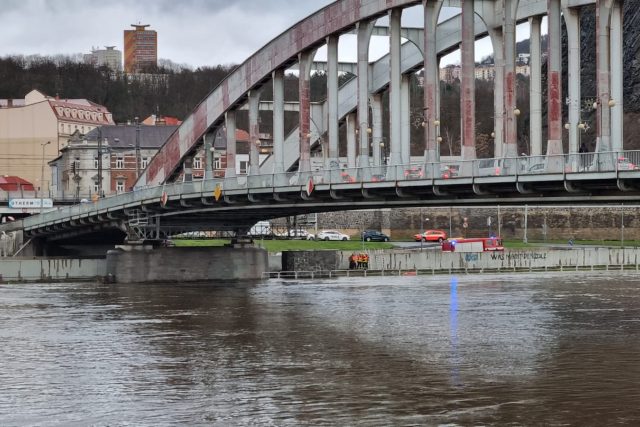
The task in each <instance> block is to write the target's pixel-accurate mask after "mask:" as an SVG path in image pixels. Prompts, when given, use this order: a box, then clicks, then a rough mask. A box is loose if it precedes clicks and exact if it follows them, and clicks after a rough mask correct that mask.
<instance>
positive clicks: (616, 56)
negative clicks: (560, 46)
mask: <svg viewBox="0 0 640 427" xmlns="http://www.w3.org/2000/svg"><path fill="white" fill-rule="evenodd" d="M610 25H611V43H610V46H611V96H612V97H613V100H614V101H615V105H614V106H613V107H611V149H612V150H614V151H622V150H623V149H624V142H623V141H624V140H623V137H624V134H623V126H624V124H623V113H624V108H623V106H624V102H623V101H624V100H623V98H624V94H623V84H622V81H623V71H624V66H623V62H622V60H623V54H622V48H623V46H622V43H623V39H622V28H623V21H622V0H617V1H614V3H613V7H612V9H611V24H610Z"/></svg>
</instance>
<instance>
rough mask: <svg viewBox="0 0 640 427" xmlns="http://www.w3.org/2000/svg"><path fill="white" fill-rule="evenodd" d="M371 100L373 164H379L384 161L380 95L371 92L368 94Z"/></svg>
mask: <svg viewBox="0 0 640 427" xmlns="http://www.w3.org/2000/svg"><path fill="white" fill-rule="evenodd" d="M369 99H370V102H371V139H372V143H371V145H372V147H371V149H372V151H373V164H374V165H375V166H381V165H382V164H383V163H384V159H383V157H384V140H383V139H382V95H381V94H379V93H373V94H371V95H370V96H369Z"/></svg>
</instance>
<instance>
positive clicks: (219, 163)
mask: <svg viewBox="0 0 640 427" xmlns="http://www.w3.org/2000/svg"><path fill="white" fill-rule="evenodd" d="M213 168H214V169H222V159H221V158H220V157H216V158H215V160H214V162H213Z"/></svg>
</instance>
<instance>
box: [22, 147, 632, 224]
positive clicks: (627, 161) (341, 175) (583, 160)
mask: <svg viewBox="0 0 640 427" xmlns="http://www.w3.org/2000/svg"><path fill="white" fill-rule="evenodd" d="M639 164H640V150H627V151H610V152H602V153H571V154H562V155H555V156H520V157H500V158H487V159H474V160H454V161H449V162H412V163H410V164H398V165H380V166H369V167H365V168H339V169H332V170H319V171H312V172H284V173H271V174H261V175H248V176H245V175H243V176H237V177H229V178H213V179H208V180H197V181H190V182H180V183H172V184H164V185H158V186H153V187H146V186H145V187H136V188H135V189H134V190H133V191H130V192H126V193H121V194H116V195H111V196H108V197H105V198H102V199H99V200H98V201H97V202H95V203H81V204H78V205H72V206H67V207H61V208H58V209H57V210H53V211H49V212H43V213H41V214H39V215H33V216H31V217H27V218H25V219H24V220H23V221H24V226H25V228H30V227H34V226H42V225H46V224H47V223H54V222H56V221H60V220H63V219H65V218H71V219H74V217H78V218H81V217H85V216H88V215H90V214H92V213H100V214H103V213H106V212H109V211H111V210H119V209H122V208H124V207H127V206H139V205H140V204H141V203H143V202H160V199H161V197H162V195H163V193H166V195H167V199H168V200H177V199H180V198H181V197H184V195H193V197H198V195H199V197H210V195H211V194H213V191H214V190H215V189H216V187H217V186H221V188H222V189H224V190H225V191H233V190H244V191H246V192H247V193H251V192H252V191H253V192H255V191H256V190H260V189H265V188H268V189H271V190H273V191H277V190H278V189H282V190H285V189H286V190H287V191H290V190H291V188H296V187H297V188H298V189H299V190H300V191H304V190H305V188H306V186H307V184H308V182H309V180H312V181H313V184H314V185H330V186H331V187H332V188H336V186H338V187H337V188H341V186H344V188H354V186H356V187H358V186H362V185H365V184H366V185H374V184H376V183H381V182H389V181H391V182H399V181H413V182H416V181H418V182H420V181H425V182H428V183H429V185H432V184H433V183H434V182H435V181H455V180H462V179H469V178H473V179H474V180H475V179H477V178H493V179H501V178H502V179H504V178H510V177H516V178H517V179H518V180H520V179H522V177H525V176H542V175H560V176H561V177H562V179H564V178H565V177H566V176H567V175H578V174H587V173H590V174H593V173H607V172H609V173H616V174H617V173H619V172H625V171H639V172H640V166H639Z"/></svg>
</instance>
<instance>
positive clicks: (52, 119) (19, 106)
mask: <svg viewBox="0 0 640 427" xmlns="http://www.w3.org/2000/svg"><path fill="white" fill-rule="evenodd" d="M112 124H113V118H112V115H111V113H110V112H109V111H108V110H107V108H106V107H104V106H102V105H99V104H96V103H94V102H91V101H89V100H86V99H61V98H58V97H51V96H46V95H44V94H43V93H41V92H39V91H37V90H32V91H31V92H29V93H28V94H27V95H26V96H25V97H24V99H0V173H1V174H2V175H15V176H19V177H21V178H24V179H26V180H27V181H29V182H32V183H33V184H34V185H35V187H36V188H37V189H42V190H43V191H45V192H46V191H48V189H49V186H50V185H49V184H50V179H49V178H47V177H48V176H49V174H48V173H43V172H45V171H44V169H45V166H46V163H47V162H48V161H50V160H52V159H54V158H55V157H56V156H57V155H58V152H59V151H60V149H61V148H63V147H65V146H66V145H67V143H68V141H69V139H70V138H71V135H73V134H74V133H75V132H79V133H82V134H84V133H89V132H90V131H92V130H93V129H95V128H96V127H97V126H104V125H112ZM41 181H42V182H41Z"/></svg>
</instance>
